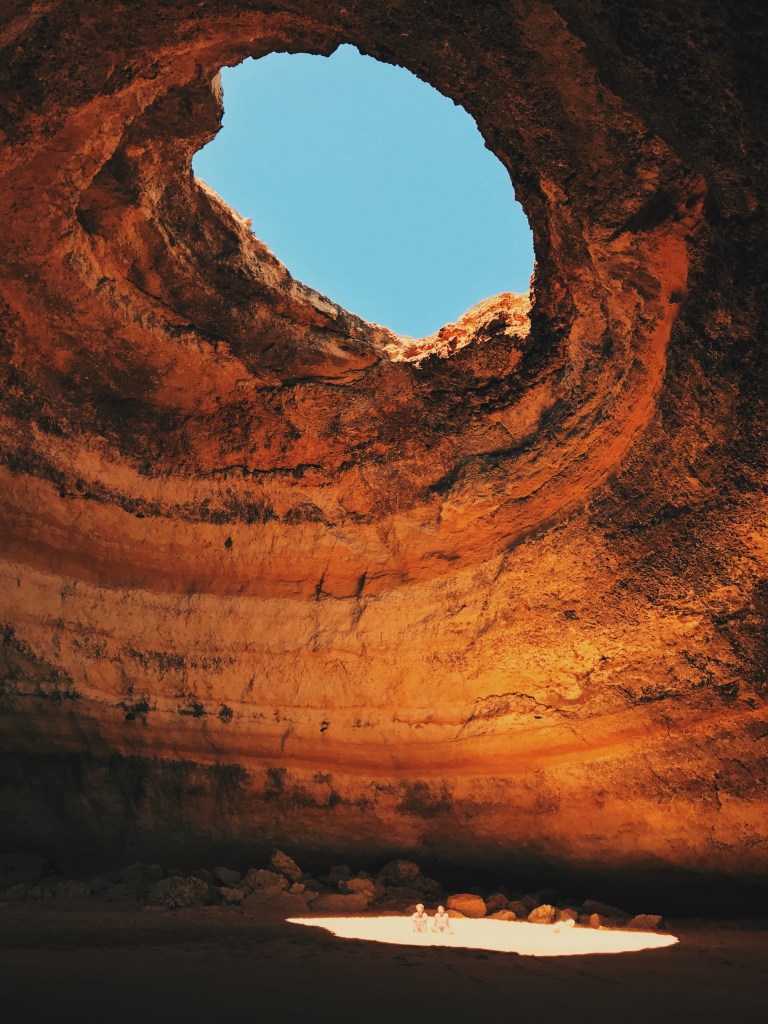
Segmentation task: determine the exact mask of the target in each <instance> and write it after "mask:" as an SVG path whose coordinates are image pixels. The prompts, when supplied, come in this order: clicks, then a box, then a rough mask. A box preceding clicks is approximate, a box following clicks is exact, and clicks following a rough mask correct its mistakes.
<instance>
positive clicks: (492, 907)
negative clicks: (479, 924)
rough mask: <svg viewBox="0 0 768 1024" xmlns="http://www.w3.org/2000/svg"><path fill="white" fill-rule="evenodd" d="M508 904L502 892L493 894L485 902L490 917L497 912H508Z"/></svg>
mask: <svg viewBox="0 0 768 1024" xmlns="http://www.w3.org/2000/svg"><path fill="white" fill-rule="evenodd" d="M508 902H509V901H508V900H507V897H506V896H503V895H502V894H501V893H500V892H493V893H491V895H490V896H488V897H487V898H486V901H485V906H486V908H487V912H488V916H489V917H491V916H492V915H493V914H495V913H496V911H497V910H506V909H507V903H508Z"/></svg>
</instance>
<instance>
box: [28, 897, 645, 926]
mask: <svg viewBox="0 0 768 1024" xmlns="http://www.w3.org/2000/svg"><path fill="white" fill-rule="evenodd" d="M27 898H29V895H27ZM662 923H663V922H662V918H661V915H660V914H636V915H635V917H633V918H632V919H631V920H630V921H627V923H626V925H625V927H627V928H637V929H638V931H647V932H652V931H655V930H656V929H657V928H661V926H662Z"/></svg>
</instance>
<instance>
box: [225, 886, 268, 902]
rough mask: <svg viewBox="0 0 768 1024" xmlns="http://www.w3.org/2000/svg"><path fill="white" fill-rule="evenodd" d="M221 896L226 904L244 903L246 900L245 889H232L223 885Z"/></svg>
mask: <svg viewBox="0 0 768 1024" xmlns="http://www.w3.org/2000/svg"><path fill="white" fill-rule="evenodd" d="M262 891H263V890H262ZM219 896H221V898H222V899H223V900H224V902H225V903H242V902H243V900H244V899H245V889H230V888H229V887H228V886H226V885H222V886H221V888H220V889H219Z"/></svg>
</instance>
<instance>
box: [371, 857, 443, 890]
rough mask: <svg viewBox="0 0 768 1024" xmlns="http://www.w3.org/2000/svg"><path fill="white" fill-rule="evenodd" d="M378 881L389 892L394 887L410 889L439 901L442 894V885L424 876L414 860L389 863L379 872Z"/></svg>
mask: <svg viewBox="0 0 768 1024" xmlns="http://www.w3.org/2000/svg"><path fill="white" fill-rule="evenodd" d="M376 880H377V881H378V882H380V883H383V884H384V885H386V887H387V889H388V890H391V889H392V888H393V887H394V888H397V889H408V890H410V891H413V892H417V893H418V894H419V895H420V896H424V897H427V898H428V899H437V898H438V897H439V896H440V893H441V892H442V886H441V885H440V883H439V882H436V881H435V880H434V879H433V878H427V876H426V875H423V874H422V873H421V868H420V867H419V865H418V864H414V862H413V861H412V860H391V861H389V863H388V864H385V865H384V867H383V868H382V869H381V871H379V873H378V875H377V876H376Z"/></svg>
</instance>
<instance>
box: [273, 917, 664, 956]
mask: <svg viewBox="0 0 768 1024" xmlns="http://www.w3.org/2000/svg"><path fill="white" fill-rule="evenodd" d="M290 923H291V924H301V925H307V926H309V927H311V928H324V929H325V930H326V931H329V932H331V934H332V935H336V936H338V937H339V938H342V939H363V940H365V941H368V942H386V943H389V944H391V945H396V946H451V947H453V948H458V949H487V950H494V951H496V952H499V953H518V954H519V955H521V956H579V955H585V954H588V953H636V952H639V951H640V950H644V949H661V948H662V947H664V946H672V945H674V944H675V943H676V942H677V941H678V940H677V938H676V937H675V936H674V935H659V934H657V933H656V932H639V931H620V930H618V929H613V928H611V929H595V928H568V927H561V926H560V925H557V924H554V925H545V924H529V923H528V922H527V921H489V920H472V919H470V918H461V919H454V920H452V922H451V924H452V927H453V934H452V935H451V934H445V933H441V932H432V931H427V932H414V931H413V929H412V925H411V921H410V918H408V917H394V916H386V917H294V918H291V919H290Z"/></svg>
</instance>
